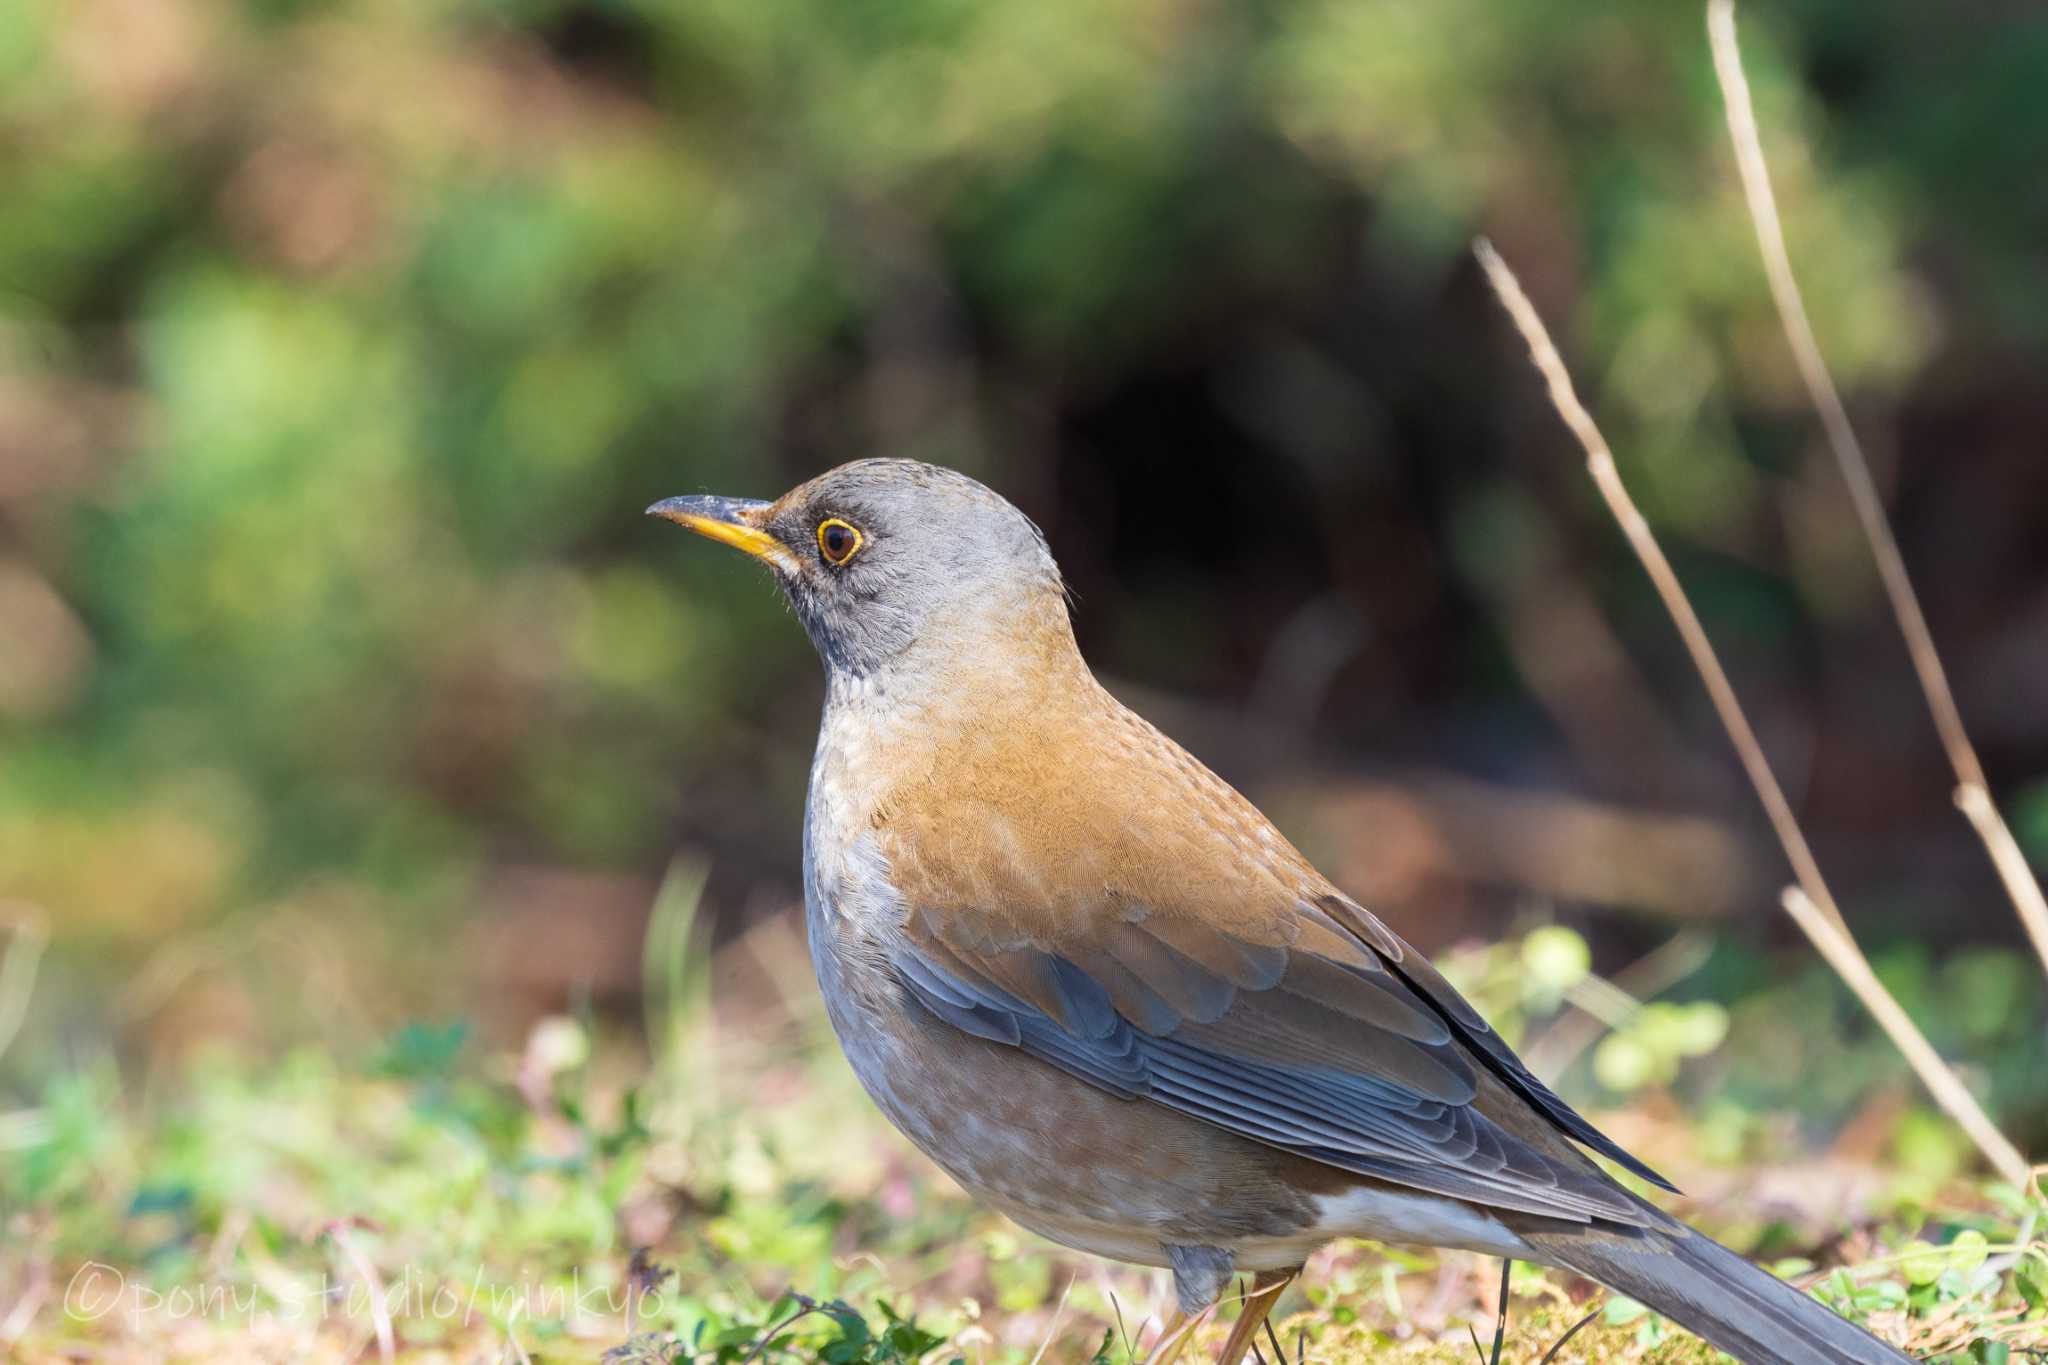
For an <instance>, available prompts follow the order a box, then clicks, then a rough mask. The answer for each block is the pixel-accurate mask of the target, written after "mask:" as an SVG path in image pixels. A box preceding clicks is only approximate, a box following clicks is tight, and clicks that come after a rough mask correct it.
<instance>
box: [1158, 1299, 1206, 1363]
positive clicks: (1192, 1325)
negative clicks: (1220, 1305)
mask: <svg viewBox="0 0 2048 1365" xmlns="http://www.w3.org/2000/svg"><path fill="white" fill-rule="evenodd" d="M1215 1311H1216V1305H1215V1304H1213V1303H1212V1304H1210V1305H1209V1306H1208V1307H1206V1308H1203V1309H1202V1310H1201V1311H1199V1312H1195V1313H1190V1312H1188V1311H1187V1310H1186V1309H1181V1308H1176V1309H1175V1310H1174V1313H1173V1316H1172V1317H1170V1318H1168V1319H1167V1320H1166V1326H1165V1327H1163V1328H1161V1329H1160V1332H1159V1340H1157V1341H1155V1342H1153V1343H1152V1349H1151V1350H1150V1351H1148V1352H1146V1354H1145V1365H1173V1362H1174V1361H1176V1360H1178V1359H1180V1353H1181V1352H1182V1351H1184V1350H1186V1349H1187V1345H1188V1343H1189V1342H1190V1341H1192V1340H1194V1337H1195V1333H1196V1332H1199V1331H1200V1330H1201V1329H1202V1324H1203V1323H1205V1322H1207V1321H1208V1320H1209V1315H1210V1314H1211V1313H1213V1312H1215Z"/></svg>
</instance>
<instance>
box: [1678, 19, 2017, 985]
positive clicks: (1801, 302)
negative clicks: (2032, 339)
mask: <svg viewBox="0 0 2048 1365" xmlns="http://www.w3.org/2000/svg"><path fill="white" fill-rule="evenodd" d="M1707 34H1708V37H1709V38H1710V40H1711V42H1712V46H1713V49H1714V75H1715V77H1716V79H1718V80H1719V81H1720V84H1721V98H1722V101H1723V103H1724V104H1725V105H1726V107H1727V110H1728V136H1729V140H1730V141H1732V142H1733V143H1734V144H1735V164H1736V166H1737V168H1738V169H1739V170H1740V171H1741V173H1742V191H1743V196H1744V198H1745V199H1747V201H1748V203H1749V217H1750V221H1751V222H1752V223H1753V224H1754V225H1755V226H1756V241H1757V247H1758V249H1759V251H1761V253H1762V254H1763V258H1764V274H1765V276H1766V277H1767V278H1768V279H1769V281H1770V285H1771V299H1772V301H1773V302H1774V303H1775V304H1776V305H1777V309H1778V317H1779V320H1780V321H1781V322H1783V323H1784V326H1785V340H1786V341H1787V342H1789V343H1790V344H1791V347H1792V358H1793V360H1794V361H1796V362H1797V363H1798V366H1799V377H1800V378H1801V379H1802V380H1803V381H1805V384H1806V392H1807V395H1808V396H1809V397H1810V398H1811V399H1812V400H1813V406H1814V408H1815V410H1817V411H1818V412H1819V413H1820V421H1821V426H1822V428H1823V429H1824V430H1825V431H1826V433H1827V439H1828V448H1829V449H1830V450H1832V451H1833V452H1834V455H1835V463H1836V464H1837V465H1839V466H1840V467H1841V470H1842V479H1843V481H1844V482H1846V483H1847V484H1848V486H1849V501H1850V502H1851V503H1852V504H1854V506H1855V508H1856V519H1857V520H1858V521H1860V522H1862V523H1863V534H1864V536H1865V538H1866V539H1868V540H1869V541H1870V553H1871V555H1872V557H1873V558H1874V559H1876V561H1877V572H1878V577H1879V578H1880V579H1882V580H1883V582H1884V591H1885V596H1886V597H1888V598H1889V599H1890V600H1891V606H1892V614H1893V615H1894V616H1895V617H1897V618H1898V622H1899V631H1900V633H1901V634H1903V635H1904V636H1905V637H1906V652H1907V653H1908V654H1910V655H1911V656H1912V659H1913V671H1914V672H1916V673H1917V674H1919V675H1920V690H1921V691H1922V692H1924V693H1926V695H1927V709H1928V710H1929V711H1930V712H1932V713H1933V716H1934V728H1935V730H1936V731H1938V732H1939V733H1940V736H1941V747H1942V749H1943V750H1944V751H1945V752H1946V753H1947V754H1948V761H1949V766H1950V767H1951V768H1953V769H1954V770H1955V775H1956V788H1955V803H1956V807H1957V809H1959V810H1961V811H1962V813H1963V814H1964V815H1965V816H1966V817H1967V818H1968V819H1969V821H1970V824H1971V825H1972V826H1973V827H1974V828H1975V829H1976V831H1977V837H1978V838H1980V839H1982V840H1983V841H1984V847H1985V850H1986V851H1987V852H1989V853H1990V855H1991V862H1992V864H1993V865H1994V866H1995V867H1996V868H1997V869H1998V876H1999V879H2000V880H2001V881H2003V882H2004V883H2005V890H2006V894H2007V895H2009V896H2011V897H2012V903H2013V908H2014V909H2016V910H2017V911H2018V912H2019V916H2020V923H2021V924H2023V925H2025V926H2026V930H2027V935H2028V937H2029V938H2031V939H2032V940H2033V942H2034V951H2035V952H2036V953H2038V954H2040V957H2041V964H2042V966H2044V967H2048V899H2044V898H2043V897H2042V894H2041V883H2040V882H2039V881H2038V880H2036V879H2035V877H2034V874H2033V872H2032V870H2031V869H2029V868H2028V866H2027V860H2026V858H2025V856H2024V855H2023V854H2022V853H2021V852H2020V847H2019V844H2018V842H2017V841H2015V840H2014V839H2013V837H2012V830H2011V829H2009V828H2008V827H2007V826H2006V823H2005V819H2004V817H2003V816H2001V815H2000V814H1999V812H1998V806H1997V805H1996V804H1995V803H1994V802H1993V801H1992V799H1991V787H1990V784H1989V783H1987V782H1986V781H1985V780H1984V765H1983V764H1981V763H1980V762H1978V761H1977V750H1976V749H1975V748H1974V747H1973V746H1972V745H1971V743H1970V737H1969V734H1968V733H1967V732H1966V731H1965V730H1964V729H1963V717H1962V713H1961V712H1960V711H1959V710H1958V709H1957V707H1956V699H1955V693H1954V692H1953V691H1951V690H1950V688H1949V684H1948V672H1947V670H1945V669H1944V668H1943V667H1942V666H1941V655H1940V654H1939V653H1937V652H1936V650H1935V648H1934V635H1933V632H1931V631H1930V630H1929V629H1928V628H1927V617H1926V615H1925V614H1924V613H1922V612H1921V610H1920V598H1919V596H1918V594H1916V593H1915V592H1914V591H1913V581H1912V579H1911V578H1910V577H1908V576H1907V573H1906V561H1905V558H1904V557H1903V556H1902V555H1901V554H1900V553H1899V542H1898V539H1897V538H1896V537H1895V536H1894V535H1893V534H1892V528H1891V522H1890V520H1889V519H1888V518H1887V517H1886V516H1885V511H1884V500H1883V499H1882V498H1881V497H1880V496H1879V495H1878V491H1877V483H1876V481H1875V480H1874V479H1872V478H1871V476H1870V462H1869V461H1868V460H1867V459H1865V458H1864V455H1863V447H1862V444H1861V443H1860V442H1858V441H1857V439H1856V430H1855V428H1854V427H1853V426H1851V425H1850V423H1849V413H1848V410H1847V409H1846V408H1845V407H1844V406H1843V405H1842V395H1841V393H1840V392H1839V391H1838V390H1837V389H1836V388H1835V381H1834V376H1833V375H1831V374H1830V373H1829V372H1828V367H1827V362H1826V361H1825V360H1823V359H1822V358H1821V354H1820V345H1819V343H1818V342H1816V341H1815V340H1814V336H1813V324H1812V323H1811V322H1809V321H1808V320H1807V316H1806V302H1805V299H1804V298H1803V297H1802V296H1801V294H1800V292H1799V281H1798V279H1797V277H1795V276H1794V275H1793V273H1792V258H1791V255H1790V254H1789V253H1788V252H1787V251H1786V250H1785V230H1784V227H1783V225H1782V223H1781V222H1780V220H1779V217H1778V203H1777V197H1776V195H1774V194H1773V193H1772V191H1771V172H1770V166H1769V164H1768V163H1767V162H1766V161H1765V160H1764V148H1763V140H1762V138H1761V137H1760V136H1759V135H1758V132H1757V123H1756V110H1755V108H1754V106H1752V105H1751V103H1750V98H1749V78H1748V76H1747V75H1746V74H1745V73H1744V71H1743V69H1742V50H1741V48H1740V47H1739V46H1738V45H1737V43H1736V41H1735V0H1707Z"/></svg>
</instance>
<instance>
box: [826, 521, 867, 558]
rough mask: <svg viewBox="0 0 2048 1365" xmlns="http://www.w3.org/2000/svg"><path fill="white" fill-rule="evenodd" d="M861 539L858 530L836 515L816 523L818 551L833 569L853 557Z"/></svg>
mask: <svg viewBox="0 0 2048 1365" xmlns="http://www.w3.org/2000/svg"><path fill="white" fill-rule="evenodd" d="M861 540H862V536H861V533H860V532H859V531H857V530H855V529H854V528H853V527H851V526H849V525H847V524H846V523H845V522H843V521H841V520H840V519H839V518H837V517H832V518H829V519H828V520H825V521H821V522H819V523H818V553H819V554H821V555H823V556H825V562H826V563H827V564H830V565H831V566H832V567H833V568H835V569H836V568H838V567H839V566H840V565H842V564H844V563H845V562H846V561H847V560H849V559H852V558H853V557H854V555H855V554H856V553H857V552H858V551H859V550H860V545H861Z"/></svg>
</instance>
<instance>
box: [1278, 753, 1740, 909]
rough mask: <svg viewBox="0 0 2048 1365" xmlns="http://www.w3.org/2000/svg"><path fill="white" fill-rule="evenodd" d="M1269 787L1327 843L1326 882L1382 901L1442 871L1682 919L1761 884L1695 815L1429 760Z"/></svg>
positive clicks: (1729, 840)
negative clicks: (1479, 777) (1331, 876)
mask: <svg viewBox="0 0 2048 1365" xmlns="http://www.w3.org/2000/svg"><path fill="white" fill-rule="evenodd" d="M1269 790H1270V791H1271V794H1272V795H1273V796H1274V798H1275V799H1276V800H1277V801H1278V803H1279V804H1280V806H1281V808H1282V809H1284V810H1288V811H1290V812H1298V815H1297V816H1296V818H1297V819H1298V820H1299V822H1300V823H1301V825H1302V826H1303V828H1304V829H1305V830H1306V831H1308V832H1310V833H1311V834H1312V836H1313V837H1314V838H1315V839H1316V840H1317V841H1318V843H1319V845H1327V846H1329V847H1331V848H1332V849H1333V850H1334V858H1335V871H1336V872H1337V876H1338V880H1339V881H1341V882H1343V883H1345V884H1346V885H1349V886H1355V887H1357V888H1359V889H1360V890H1361V891H1363V892H1364V893H1366V894H1369V895H1371V896H1373V897H1374V898H1376V899H1377V900H1380V901H1383V902H1385V903H1388V904H1404V903H1412V902H1414V901H1415V900H1417V899H1418V898H1419V897H1431V896H1434V895H1436V894H1438V893H1437V892H1436V890H1435V889H1434V888H1436V887H1438V886H1440V885H1441V884H1442V882H1443V881H1445V880H1449V881H1455V882H1460V883H1464V884H1467V885H1473V886H1480V885H1492V886H1497V887H1505V888H1509V889H1512V890H1514V891H1517V892H1524V893H1534V894H1536V895H1539V896H1542V897H1545V898H1549V899H1556V900H1565V901H1587V902H1591V903H1593V904H1596V905H1603V906H1610V907H1616V908H1621V909H1626V910H1629V911H1631V912H1634V913H1642V912H1645V911H1647V912H1651V913H1654V914H1660V915H1668V916H1671V917H1673V918H1677V919H1685V920H1692V919H1705V918H1719V917H1721V916H1724V915H1728V914H1731V913H1734V912H1736V911H1737V910H1740V909H1742V908H1743V907H1745V906H1747V905H1752V904H1754V903H1755V897H1756V896H1757V895H1758V894H1759V893H1760V892H1761V891H1763V890H1764V889H1766V888H1767V887H1768V886H1769V885H1770V882H1769V881H1767V880H1766V879H1765V876H1764V874H1763V873H1762V872H1761V870H1760V868H1759V866H1758V864H1759V862H1760V858H1759V850H1757V849H1756V848H1755V846H1754V845H1752V844H1751V843H1750V842H1749V841H1747V840H1745V839H1743V838H1741V837H1740V836H1738V835H1736V834H1735V833H1734V832H1733V831H1731V830H1729V829H1727V828H1726V827H1724V826H1722V825H1720V824H1717V823H1715V822H1714V821H1712V820H1708V819H1704V818H1701V817H1699V816H1695V815H1678V814H1662V813H1658V812H1654V811H1642V810H1632V809H1629V808H1627V807H1624V806H1619V805H1611V804H1606V803H1601V802H1595V801H1587V800H1584V799H1582V798H1579V797H1574V796H1567V795H1564V794H1561V793H1556V792H1530V791H1523V790H1518V789H1516V788H1512V787H1506V786H1501V785H1498V784H1495V783H1490V782H1480V781H1474V780H1472V779H1470V778H1465V777H1455V776H1451V775H1449V774H1442V773H1433V772H1408V773H1403V774H1400V775H1399V776H1397V777H1395V778H1392V779H1384V780H1383V779H1374V778H1365V777H1348V776H1347V777H1343V778H1333V779H1328V780H1323V781H1316V782H1309V783H1302V784H1290V785H1287V786H1282V787H1278V788H1274V789H1269Z"/></svg>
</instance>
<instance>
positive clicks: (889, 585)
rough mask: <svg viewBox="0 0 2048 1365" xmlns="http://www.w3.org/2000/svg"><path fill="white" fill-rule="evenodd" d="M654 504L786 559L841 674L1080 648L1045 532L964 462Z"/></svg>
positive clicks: (846, 471)
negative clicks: (758, 495)
mask: <svg viewBox="0 0 2048 1365" xmlns="http://www.w3.org/2000/svg"><path fill="white" fill-rule="evenodd" d="M647 510H648V512H649V513H650V514H652V515H654V516H659V517H666V518H668V519H669V520H671V521H674V522H677V523H679V524H681V525H683V526H687V527H688V528H690V529H691V530H693V531H695V532H697V533H698V534H699V535H703V536H706V537H708V538H710V539H712V540H717V541H722V542H724V543H725V544H727V545H731V546H733V547H735V548H736V549H740V550H744V551H746V552H747V553H748V554H750V555H753V556H754V557H755V558H756V559H759V560H761V561H762V562H763V563H765V564H767V565H768V566H769V567H770V568H771V569H773V570H774V571H775V578H776V581H777V582H779V583H780V584H781V585H782V590H783V592H784V593H786V594H787V595H788V597H789V601H790V605H791V606H792V607H794V608H795V610H796V614H797V616H798V617H799V618H800V619H801V620H802V621H803V623H804V629H805V630H807V631H808V632H809V633H810V637H811V642H812V643H813V644H814V645H816V646H817V648H818V653H819V655H820V656H822V657H823V658H824V660H825V664H826V667H827V668H828V670H830V671H831V672H832V673H834V674H837V675H845V676H848V677H865V676H868V675H871V674H874V673H876V672H878V671H880V670H883V669H886V668H890V667H892V666H895V665H898V664H900V663H902V662H904V661H906V660H908V659H912V658H917V659H922V660H924V661H926V662H931V661H932V660H933V659H934V658H935V657H936V655H938V654H939V653H956V652H958V651H963V650H967V651H971V650H974V649H976V648H992V649H994V650H995V651H997V653H998V654H999V655H1001V654H1002V653H1004V652H1007V651H1014V650H1019V649H1036V648H1042V647H1046V646H1057V645H1059V644H1060V643H1061V642H1062V640H1063V641H1064V644H1065V647H1066V648H1067V649H1071V648H1072V639H1073V636H1072V633H1071V631H1070V630H1069V628H1068V625H1067V617H1066V603H1065V597H1064V590H1063V589H1062V587H1061V584H1060V571H1059V566H1058V565H1056V564H1055V563H1053V558H1052V554H1051V552H1050V551H1049V550H1047V549H1046V545H1045V537H1044V536H1042V535H1041V534H1039V531H1038V528H1037V527H1036V526H1034V525H1032V524H1031V520H1030V518H1028V517H1026V516H1025V515H1024V514H1023V513H1022V512H1020V511H1018V510H1017V509H1016V508H1015V507H1012V506H1011V505H1010V504H1009V503H1008V502H1006V501H1004V499H1003V498H1001V497H1000V496H998V495H997V494H995V493H993V492H991V491H990V490H989V489H987V488H985V487H983V486H982V485H981V484H979V483H976V482H975V481H974V480H973V479H970V478H968V477H967V476H966V475H965V474H959V473H955V472H954V471H953V470H950V469H941V468H939V467H938V466H936V465H928V464H920V463H918V462H917V461H915V460H858V461H855V462H854V463H852V464H845V465H841V466H839V468H837V469H834V470H831V471H830V472H828V473H825V474H821V475H819V476H818V477H817V478H815V479H812V480H811V481H810V482H809V483H804V484H799V485H798V486H797V487H795V488H793V489H791V490H790V491H789V492H787V493H785V494H783V495H782V496H781V497H780V498H777V499H776V500H775V501H774V502H756V501H753V500H751V499H742V498H722V497H686V498H669V499H668V500H666V501H665V502H658V503H656V504H654V506H652V507H650V508H648V509H647ZM1048 634H1050V635H1051V636H1054V637H1058V638H1054V639H1046V638H1044V637H1046V636H1047V635H1048Z"/></svg>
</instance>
